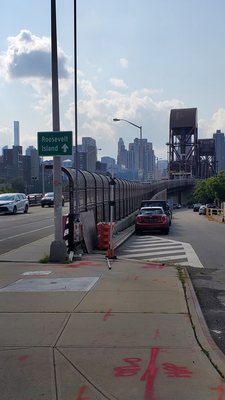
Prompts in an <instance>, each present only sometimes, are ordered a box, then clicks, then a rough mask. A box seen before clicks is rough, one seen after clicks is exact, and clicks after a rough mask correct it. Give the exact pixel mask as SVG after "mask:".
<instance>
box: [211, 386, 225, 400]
mask: <svg viewBox="0 0 225 400" xmlns="http://www.w3.org/2000/svg"><path fill="white" fill-rule="evenodd" d="M210 389H211V390H216V391H217V392H218V395H219V397H218V399H217V400H224V399H225V397H224V394H225V389H224V387H223V385H219V386H217V387H211V388H210Z"/></svg>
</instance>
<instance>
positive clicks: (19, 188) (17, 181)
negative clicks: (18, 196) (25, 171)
mask: <svg viewBox="0 0 225 400" xmlns="http://www.w3.org/2000/svg"><path fill="white" fill-rule="evenodd" d="M10 184H11V186H12V190H13V191H15V192H22V193H24V192H25V186H26V185H25V182H24V180H23V178H21V177H20V176H17V177H15V178H12V179H11V180H10Z"/></svg>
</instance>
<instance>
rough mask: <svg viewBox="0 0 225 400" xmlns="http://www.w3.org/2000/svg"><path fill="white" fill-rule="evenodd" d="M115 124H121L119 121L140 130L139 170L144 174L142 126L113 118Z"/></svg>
mask: <svg viewBox="0 0 225 400" xmlns="http://www.w3.org/2000/svg"><path fill="white" fill-rule="evenodd" d="M113 121H114V122H119V121H125V122H127V123H128V124H130V125H133V126H135V127H136V128H138V129H140V157H139V169H140V170H142V174H143V172H144V167H143V148H142V126H141V125H140V126H139V125H136V124H134V123H133V122H131V121H128V120H127V119H123V118H113Z"/></svg>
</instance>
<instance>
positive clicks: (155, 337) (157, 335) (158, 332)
mask: <svg viewBox="0 0 225 400" xmlns="http://www.w3.org/2000/svg"><path fill="white" fill-rule="evenodd" d="M154 339H160V331H159V329H156V331H155V336H154Z"/></svg>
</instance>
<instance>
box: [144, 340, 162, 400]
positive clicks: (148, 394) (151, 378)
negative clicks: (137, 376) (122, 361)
mask: <svg viewBox="0 0 225 400" xmlns="http://www.w3.org/2000/svg"><path fill="white" fill-rule="evenodd" d="M159 351H160V349H159V348H158V347H153V348H152V349H151V356H150V362H149V365H148V368H147V369H146V371H145V373H144V374H143V375H142V377H141V381H146V386H145V397H144V400H154V383H155V378H156V375H157V372H158V368H157V367H156V359H157V356H158V354H159Z"/></svg>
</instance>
